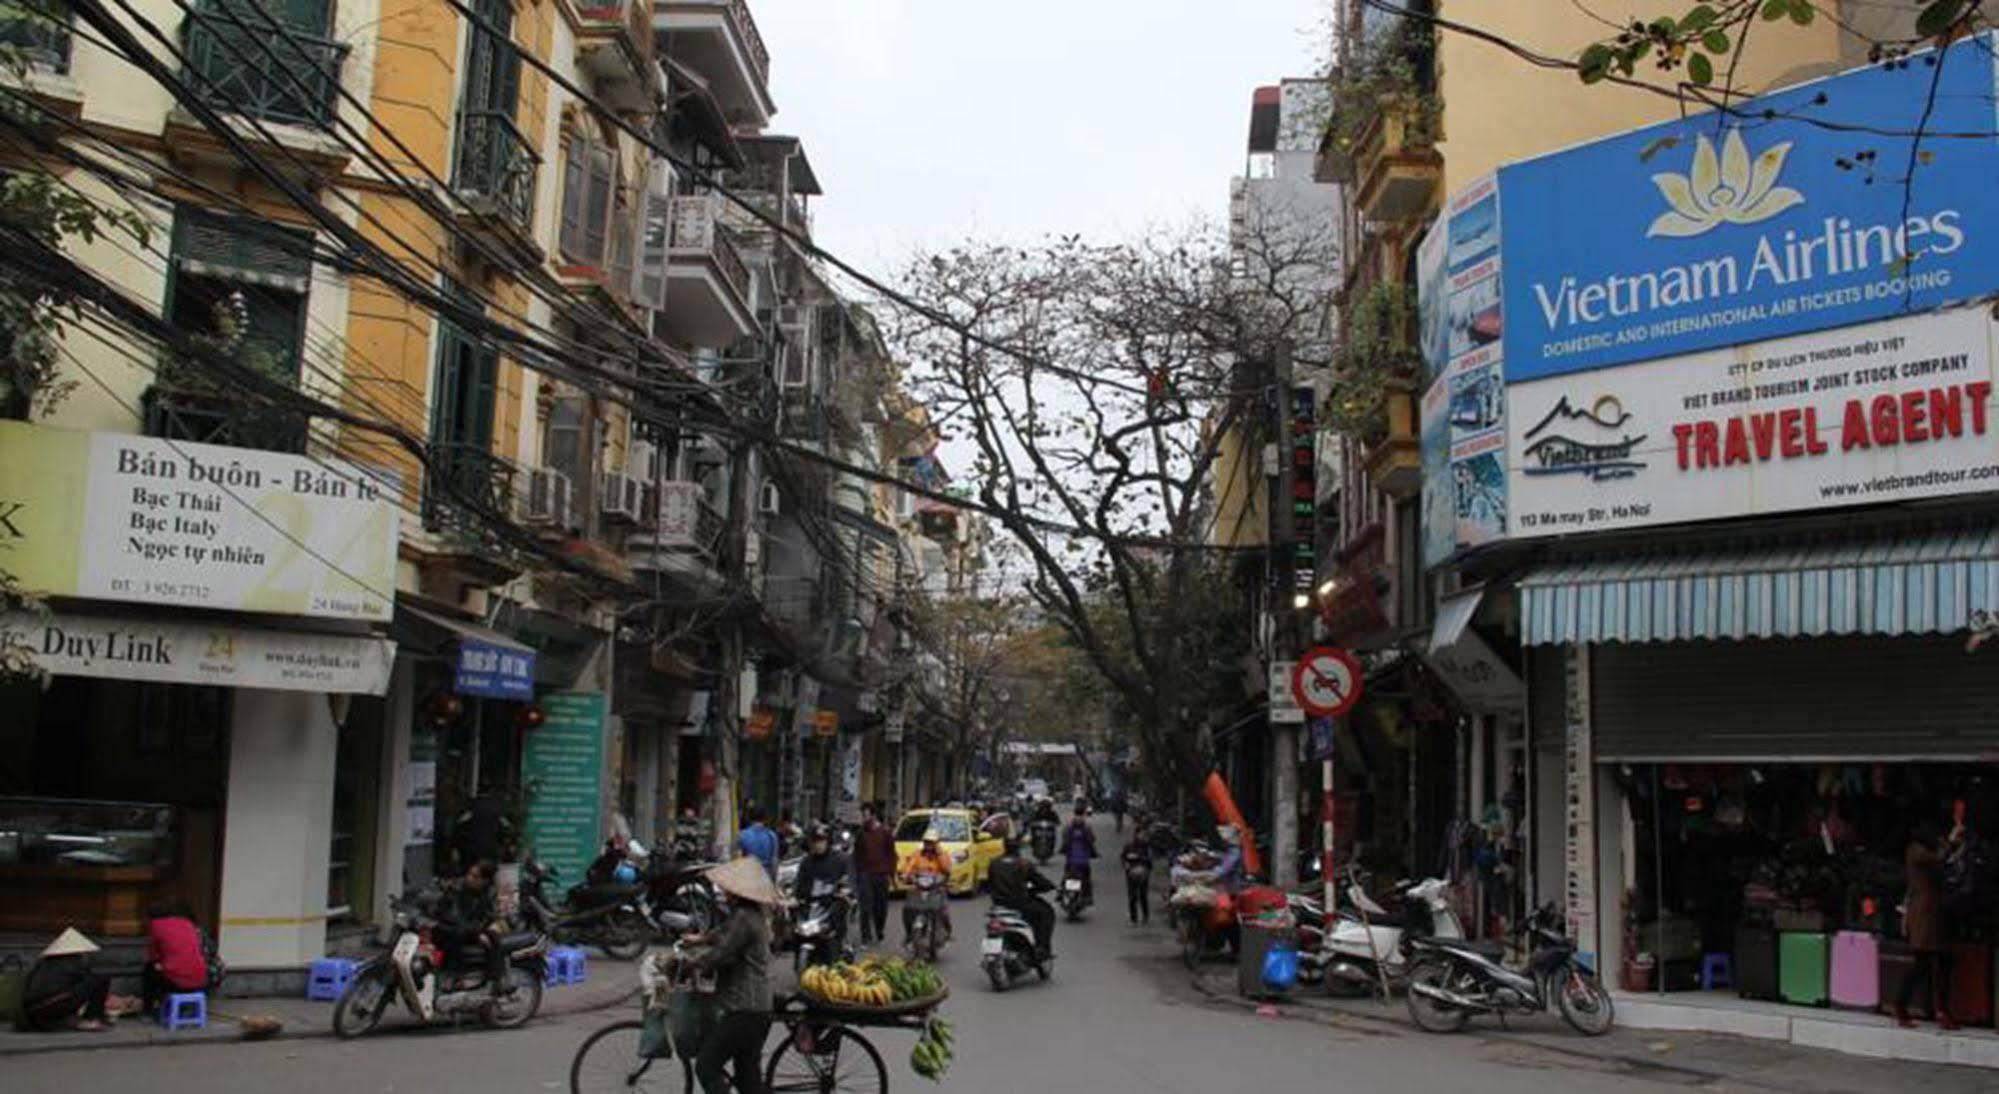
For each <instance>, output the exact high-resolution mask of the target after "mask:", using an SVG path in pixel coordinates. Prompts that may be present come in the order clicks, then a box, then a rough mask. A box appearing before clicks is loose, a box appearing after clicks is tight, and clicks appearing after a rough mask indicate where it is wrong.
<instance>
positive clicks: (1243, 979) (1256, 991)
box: [1235, 922, 1298, 999]
mask: <svg viewBox="0 0 1999 1094" xmlns="http://www.w3.org/2000/svg"><path fill="white" fill-rule="evenodd" d="M1280 946H1288V947H1290V948H1291V949H1293V950H1295V949H1297V948H1298V930H1297V928H1296V927H1290V926H1283V927H1270V926H1264V925H1261V924H1258V923H1253V922H1245V923H1243V924H1242V944H1241V947H1240V948H1239V949H1238V950H1237V951H1236V966H1235V974H1236V991H1237V992H1238V993H1240V994H1241V995H1242V997H1243V998H1245V999H1277V998H1282V997H1283V996H1285V995H1287V994H1289V992H1288V991H1281V990H1278V989H1276V988H1272V987H1271V986H1270V985H1268V984H1266V983H1264V981H1263V959H1264V957H1265V956H1267V955H1268V954H1269V953H1270V951H1271V950H1273V949H1276V948H1278V947H1280Z"/></svg>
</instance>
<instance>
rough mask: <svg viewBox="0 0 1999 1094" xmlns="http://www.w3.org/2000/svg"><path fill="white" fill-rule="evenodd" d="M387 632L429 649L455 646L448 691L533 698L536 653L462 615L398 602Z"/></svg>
mask: <svg viewBox="0 0 1999 1094" xmlns="http://www.w3.org/2000/svg"><path fill="white" fill-rule="evenodd" d="M389 629H390V633H391V634H401V635H410V636H412V637H407V638H404V641H413V642H414V643H415V644H417V645H418V646H420V647H422V648H426V649H428V650H429V651H431V652H433V653H437V652H442V649H443V647H444V646H446V645H451V646H454V647H455V648H456V650H455V653H456V655H455V656H454V657H453V658H452V660H453V662H454V663H455V664H456V667H457V671H456V674H455V676H454V678H453V681H452V690H453V691H456V692H457V693H458V694H460V695H471V696H475V697H478V698H483V699H532V698H534V680H535V651H534V649H533V647H531V646H528V645H527V644H525V643H523V642H520V641H518V640H516V639H513V638H509V637H507V636H506V635H504V634H501V633H500V632H499V631H496V630H493V629H491V628H489V627H482V626H479V625H478V624H476V623H470V622H467V621H465V620H462V619H453V618H451V617H450V616H445V615H438V614H437V613H435V612H429V611H425V610H424V609H422V608H418V607H414V606H412V605H410V604H407V603H404V602H402V601H400V600H398V601H397V602H396V616H395V619H394V620H393V621H392V622H391V623H390V626H389Z"/></svg>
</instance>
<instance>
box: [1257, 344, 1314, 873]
mask: <svg viewBox="0 0 1999 1094" xmlns="http://www.w3.org/2000/svg"><path fill="white" fill-rule="evenodd" d="M1273 371H1274V372H1275V374H1276V375H1275V377H1274V379H1275V381H1276V390H1277V398H1276V399H1275V400H1273V402H1274V403H1275V406H1273V407H1270V408H1269V414H1270V417H1271V418H1273V419H1274V420H1275V422H1274V424H1275V425H1276V436H1277V449H1278V454H1279V459H1278V470H1277V489H1276V497H1275V498H1274V499H1273V501H1274V504H1273V505H1272V507H1271V514H1270V517H1271V521H1270V523H1271V533H1272V534H1271V543H1270V544H1269V546H1268V548H1267V550H1268V555H1267V556H1266V557H1269V558H1270V559H1271V561H1272V565H1271V567H1270V569H1271V572H1272V576H1273V580H1272V581H1271V582H1270V583H1269V586H1268V587H1267V588H1266V589H1265V590H1264V594H1265V596H1267V597H1268V598H1269V603H1270V607H1271V611H1272V613H1273V614H1275V615H1276V616H1277V620H1278V622H1277V626H1275V627H1273V628H1271V645H1272V648H1273V649H1272V652H1273V657H1272V661H1280V660H1284V659H1286V658H1287V657H1295V656H1296V655H1297V654H1299V653H1301V652H1302V651H1303V650H1304V648H1305V642H1304V639H1303V636H1302V635H1301V634H1300V633H1299V631H1300V627H1299V622H1298V621H1299V619H1300V618H1301V615H1300V612H1299V611H1298V610H1297V608H1296V607H1295V606H1294V604H1293V600H1292V596H1293V590H1294V589H1295V588H1296V586H1297V578H1296V569H1297V559H1296V548H1295V544H1296V543H1297V542H1298V526H1299V522H1298V519H1297V517H1296V516H1295V515H1294V513H1295V511H1296V508H1297V507H1296V504H1295V498H1296V487H1297V484H1298V482H1299V479H1300V476H1299V474H1298V468H1297V461H1296V460H1295V459H1294V458H1293V456H1292V452H1293V449H1294V448H1295V445H1296V438H1294V437H1293V435H1292V417H1293V415H1292V408H1291V402H1292V397H1291V383H1292V375H1291V372H1292V370H1291V344H1290V342H1288V341H1286V342H1282V343H1280V344H1279V345H1278V347H1277V361H1276V368H1275V369H1274V370H1273ZM1278 552H1282V555H1281V561H1280V556H1279V554H1278ZM1308 580H1309V578H1308ZM1267 668H1268V666H1267V665H1266V670H1267ZM1272 714H1273V717H1272V719H1271V723H1270V824H1271V833H1270V857H1271V859H1272V860H1273V861H1272V862H1271V865H1270V877H1271V881H1272V882H1274V883H1275V884H1276V885H1277V887H1278V888H1280V889H1289V888H1291V887H1292V886H1295V885H1296V884H1298V728H1299V727H1298V724H1297V723H1295V722H1279V721H1277V720H1276V718H1275V717H1274V715H1275V710H1274V709H1273V711H1272Z"/></svg>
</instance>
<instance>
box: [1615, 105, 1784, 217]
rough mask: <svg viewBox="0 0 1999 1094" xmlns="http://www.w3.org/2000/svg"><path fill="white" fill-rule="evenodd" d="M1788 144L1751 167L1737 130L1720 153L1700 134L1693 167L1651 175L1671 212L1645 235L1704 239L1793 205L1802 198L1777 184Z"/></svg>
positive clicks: (1765, 153)
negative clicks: (1678, 172)
mask: <svg viewBox="0 0 1999 1094" xmlns="http://www.w3.org/2000/svg"><path fill="white" fill-rule="evenodd" d="M1790 154H1791V142H1790V141H1784V142H1782V143H1779V144H1773V145H1771V146H1770V147H1768V148H1765V149H1764V150H1763V151H1762V152H1761V153H1759V154H1758V155H1757V156H1756V159H1755V161H1754V162H1753V163H1752V162H1751V161H1750V158H1749V146H1748V145H1747V144H1745V143H1744V142H1743V140H1742V131H1741V130H1740V129H1730V130H1729V131H1728V136H1727V137H1726V138H1724V139H1723V140H1722V144H1721V154H1720V155H1719V156H1716V155H1715V151H1714V143H1713V142H1712V141H1709V140H1708V139H1707V137H1706V136H1705V135H1702V136H1698V137H1695V138H1694V162H1693V166H1692V169H1691V170H1689V171H1688V173H1687V174H1684V175H1676V174H1674V173H1672V172H1670V171H1666V172H1662V173H1660V174H1657V175H1653V176H1652V182H1653V184H1654V185H1656V186H1658V187H1659V193H1660V194H1662V195H1664V196H1665V198H1666V204H1667V205H1669V206H1671V208H1670V209H1669V210H1668V211H1667V212H1664V213H1661V214H1659V218H1658V219H1657V220H1654V221H1653V222H1652V227H1651V228H1649V229H1647V230H1646V232H1645V234H1646V235H1647V236H1668V237H1673V238H1686V237H1690V236H1697V235H1704V234H1706V233H1707V232H1710V231H1712V230H1714V229H1716V228H1719V227H1721V226H1722V225H1723V224H1755V223H1757V222H1759V221H1765V220H1769V219H1770V218H1771V217H1774V216H1776V215H1777V214H1779V213H1782V212H1783V211H1784V210H1786V209H1789V208H1791V207H1792V206H1795V205H1803V204H1804V202H1805V195H1803V194H1801V193H1799V192H1797V191H1796V190H1793V189H1791V188H1790V187H1788V186H1779V185H1777V176H1778V175H1779V174H1780V173H1782V172H1783V170H1784V158H1785V157H1786V156H1789V155H1790Z"/></svg>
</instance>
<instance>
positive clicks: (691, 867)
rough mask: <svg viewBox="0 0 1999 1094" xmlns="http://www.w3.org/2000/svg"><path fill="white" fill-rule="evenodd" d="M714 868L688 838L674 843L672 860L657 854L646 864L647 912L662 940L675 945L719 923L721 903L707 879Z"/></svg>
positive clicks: (655, 931)
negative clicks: (687, 935) (705, 873)
mask: <svg viewBox="0 0 1999 1094" xmlns="http://www.w3.org/2000/svg"><path fill="white" fill-rule="evenodd" d="M712 865H713V863H708V862H703V861H701V860H700V850H699V848H698V847H696V846H695V845H694V841H693V840H692V839H689V838H682V839H677V840H675V841H674V849H673V854H672V856H671V857H670V858H669V857H666V856H662V855H657V854H655V855H653V856H652V858H651V859H650V861H648V862H647V864H646V872H645V884H646V895H645V910H646V914H647V916H648V918H650V919H651V920H652V927H653V931H654V933H655V934H656V935H657V936H658V937H659V938H661V939H662V940H664V941H667V942H672V941H674V940H675V939H678V938H679V937H680V936H681V935H684V934H694V933H698V932H701V931H705V930H707V929H708V928H710V927H712V926H714V925H715V924H716V923H717V922H720V920H721V902H720V900H719V898H718V897H717V895H716V893H715V888H714V886H712V885H710V884H708V879H707V878H706V877H705V876H704V872H705V871H706V870H707V869H708V868H709V867H710V866H712Z"/></svg>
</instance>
